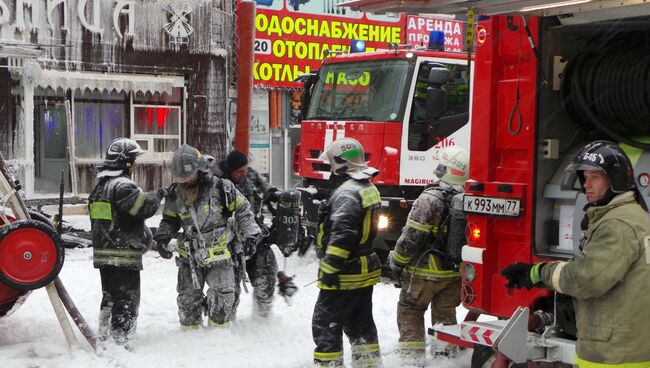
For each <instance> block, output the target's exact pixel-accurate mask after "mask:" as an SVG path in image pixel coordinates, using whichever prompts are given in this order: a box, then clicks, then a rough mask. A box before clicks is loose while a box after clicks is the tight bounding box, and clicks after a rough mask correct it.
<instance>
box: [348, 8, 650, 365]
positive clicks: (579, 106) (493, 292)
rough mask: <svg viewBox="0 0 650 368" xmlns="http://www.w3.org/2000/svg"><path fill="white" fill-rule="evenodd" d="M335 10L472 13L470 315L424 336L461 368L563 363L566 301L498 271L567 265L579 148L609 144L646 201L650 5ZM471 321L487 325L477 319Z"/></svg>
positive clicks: (466, 256)
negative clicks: (626, 160) (453, 350)
mask: <svg viewBox="0 0 650 368" xmlns="http://www.w3.org/2000/svg"><path fill="white" fill-rule="evenodd" d="M343 6H355V7H359V8H360V9H361V10H362V11H376V12H386V11H388V12H396V11H407V12H411V13H419V12H426V13H450V14H453V13H459V12H464V13H468V11H475V14H476V15H477V18H478V22H477V26H476V27H475V29H474V30H473V31H474V34H475V64H474V65H475V68H474V76H475V80H474V82H473V89H472V127H471V147H470V181H469V182H468V183H467V184H466V196H465V199H464V210H465V212H466V214H467V221H468V238H467V245H466V246H465V247H464V248H463V263H462V265H461V269H462V272H463V285H462V288H463V289H462V303H463V306H464V307H465V308H467V309H468V310H469V311H470V313H469V315H468V318H466V320H465V321H464V322H462V323H461V324H460V325H456V326H448V327H441V328H437V329H430V330H429V332H430V333H431V334H434V335H435V337H436V338H438V339H441V340H445V341H449V342H453V343H456V344H458V345H462V346H466V347H474V348H475V349H474V353H473V356H472V366H473V367H480V366H482V365H483V364H484V363H485V362H486V360H487V359H488V356H490V355H493V356H494V354H493V353H492V352H493V351H496V352H498V354H497V355H496V356H497V358H498V359H497V360H496V362H497V363H498V364H497V365H495V366H500V367H501V366H507V365H506V364H507V363H504V361H507V360H509V361H511V362H514V363H524V362H526V361H546V362H556V364H558V365H561V364H571V363H573V362H574V357H575V335H576V330H575V322H574V313H573V310H572V308H573V304H572V300H571V299H570V298H569V297H567V296H565V295H562V294H559V293H552V292H551V291H549V290H547V289H537V288H533V289H531V290H526V289H521V290H516V289H508V288H506V286H505V284H506V282H505V279H504V278H503V277H502V276H501V275H500V274H499V272H500V271H501V270H502V269H503V268H505V267H506V266H507V265H509V264H512V263H515V262H525V263H535V262H544V261H552V260H562V259H571V258H572V257H573V256H574V255H575V254H576V253H577V252H578V251H579V249H578V240H579V239H580V236H581V228H580V221H581V219H582V218H583V215H584V211H583V207H584V205H585V204H586V203H587V200H586V198H585V195H584V194H582V193H581V192H580V190H579V189H580V188H579V183H578V180H577V178H576V176H575V175H574V174H573V175H572V174H570V173H565V172H564V169H565V167H566V166H567V164H568V163H569V161H570V160H571V159H572V158H573V157H574V156H575V154H576V153H577V152H578V150H579V149H580V148H582V147H583V146H584V145H585V144H586V143H588V142H590V141H594V140H596V139H607V140H611V141H615V142H617V143H619V144H620V145H621V147H622V148H623V149H624V150H625V151H626V153H627V154H628V156H629V157H630V158H631V161H632V163H633V165H634V174H635V177H636V179H637V185H638V187H639V189H640V191H641V193H642V195H643V197H644V199H645V200H646V202H648V196H649V195H650V151H649V149H650V145H649V144H647V142H650V140H648V139H647V138H645V139H644V138H643V137H644V136H648V134H649V133H650V128H649V127H650V125H648V121H650V99H649V98H648V96H649V90H648V86H649V85H650V56H649V55H650V52H648V45H650V38H649V37H648V31H649V30H650V4H648V3H647V2H645V1H589V0H577V1H561V2H558V1H535V0H527V1H514V2H513V1H481V0H479V1H436V0H425V1H411V2H403V1H397V0H352V1H348V2H346V3H344V4H343ZM469 15H470V17H471V16H472V13H469ZM604 272H605V270H604ZM479 314H483V315H488V316H493V317H497V319H495V320H493V321H488V322H477V321H476V317H477V315H479ZM471 320H474V321H471ZM499 362H500V363H499ZM499 364H500V365H499Z"/></svg>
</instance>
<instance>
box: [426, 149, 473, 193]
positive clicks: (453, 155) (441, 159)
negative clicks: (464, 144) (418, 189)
mask: <svg viewBox="0 0 650 368" xmlns="http://www.w3.org/2000/svg"><path fill="white" fill-rule="evenodd" d="M433 173H434V174H435V176H436V177H437V178H438V179H439V180H440V181H444V182H445V183H447V184H452V185H463V184H465V182H466V181H467V179H468V178H469V155H468V154H467V152H466V151H465V150H464V149H462V148H461V147H458V146H449V147H445V148H442V149H440V151H438V167H437V168H436V170H435V171H434V172H433Z"/></svg>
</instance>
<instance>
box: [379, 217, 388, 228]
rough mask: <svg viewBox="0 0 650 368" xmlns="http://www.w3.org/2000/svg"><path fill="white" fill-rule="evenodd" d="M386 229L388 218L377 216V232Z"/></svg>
mask: <svg viewBox="0 0 650 368" xmlns="http://www.w3.org/2000/svg"><path fill="white" fill-rule="evenodd" d="M387 228H388V216H386V215H379V221H378V222H377V230H384V229H387Z"/></svg>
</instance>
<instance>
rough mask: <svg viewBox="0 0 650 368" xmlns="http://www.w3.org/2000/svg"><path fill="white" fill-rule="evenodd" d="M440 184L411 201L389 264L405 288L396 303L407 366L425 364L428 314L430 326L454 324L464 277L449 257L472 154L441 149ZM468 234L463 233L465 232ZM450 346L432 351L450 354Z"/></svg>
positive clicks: (452, 350)
mask: <svg viewBox="0 0 650 368" xmlns="http://www.w3.org/2000/svg"><path fill="white" fill-rule="evenodd" d="M438 155H439V165H438V167H437V168H436V170H435V172H434V173H435V175H436V177H437V178H438V179H439V181H438V182H436V183H434V184H433V185H431V186H429V187H427V188H425V189H424V191H423V192H422V194H421V195H420V197H418V199H417V200H416V201H415V202H414V203H413V208H411V211H410V212H409V215H408V219H407V221H406V226H404V228H403V229H402V235H401V236H400V238H399V239H398V240H397V244H396V246H395V250H394V251H393V252H391V255H390V256H389V262H390V265H391V268H392V269H393V272H394V274H395V277H396V278H397V279H398V280H400V282H401V284H402V290H401V292H400V297H399V302H398V305H397V325H398V327H399V332H400V338H399V347H400V355H401V357H402V358H403V360H404V363H408V364H411V365H416V366H424V364H425V356H426V349H425V329H424V313H425V312H426V310H427V309H428V308H429V306H431V323H432V324H436V323H442V324H445V325H450V324H456V307H457V306H458V305H460V290H461V278H460V272H459V268H458V263H457V262H458V259H456V257H453V256H452V255H451V254H450V253H449V247H448V242H449V240H450V239H449V233H450V232H449V230H450V229H449V224H450V222H449V218H450V213H451V208H450V206H451V203H452V199H453V198H454V196H455V195H456V194H459V193H462V192H463V190H464V184H465V181H466V180H467V178H468V176H469V156H468V155H467V152H465V150H464V149H462V148H460V147H458V146H452V147H446V148H443V149H441V150H440V151H439V153H438ZM462 232H463V234H464V229H462ZM453 352H454V349H453V348H452V346H451V345H447V346H444V347H440V348H439V349H435V348H434V355H438V354H442V355H449V354H452V353H453Z"/></svg>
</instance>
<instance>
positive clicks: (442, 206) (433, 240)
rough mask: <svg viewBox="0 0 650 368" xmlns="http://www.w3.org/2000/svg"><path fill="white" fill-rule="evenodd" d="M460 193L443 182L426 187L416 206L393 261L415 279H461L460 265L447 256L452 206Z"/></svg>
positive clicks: (410, 213)
mask: <svg viewBox="0 0 650 368" xmlns="http://www.w3.org/2000/svg"><path fill="white" fill-rule="evenodd" d="M460 191H462V187H459V186H452V185H449V184H447V183H444V182H440V183H439V185H434V186H430V187H428V188H426V189H425V190H424V191H423V192H422V194H420V196H419V197H418V199H417V200H416V201H415V202H414V203H413V208H411V211H410V212H409V215H408V218H407V220H406V225H405V226H404V228H403V229H402V235H400V237H399V239H398V240H397V244H396V245H395V251H394V252H393V260H392V261H393V262H394V263H395V264H396V265H398V266H402V267H404V271H405V272H407V273H409V274H410V275H412V277H416V278H421V279H426V280H447V279H451V278H458V277H460V272H459V271H458V267H457V265H455V264H454V263H453V262H451V261H449V260H448V259H447V258H446V257H445V256H444V253H445V251H444V249H445V244H446V241H447V236H446V235H447V228H446V226H445V221H444V220H445V218H446V217H447V215H448V212H449V205H448V203H449V200H450V199H451V197H452V196H453V195H454V194H457V193H459V192H460Z"/></svg>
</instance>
